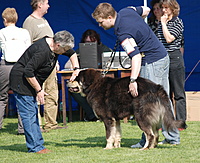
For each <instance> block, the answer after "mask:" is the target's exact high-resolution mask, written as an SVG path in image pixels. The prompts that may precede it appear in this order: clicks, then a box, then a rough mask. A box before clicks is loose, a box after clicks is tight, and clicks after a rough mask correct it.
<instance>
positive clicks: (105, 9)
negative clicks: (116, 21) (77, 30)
mask: <svg viewBox="0 0 200 163" xmlns="http://www.w3.org/2000/svg"><path fill="white" fill-rule="evenodd" d="M109 16H112V17H115V16H116V11H115V9H114V8H113V7H112V5H111V4H110V3H100V4H99V5H98V6H97V7H96V9H95V10H94V12H93V13H92V17H93V18H94V19H99V18H102V19H107V18H108V17H109Z"/></svg>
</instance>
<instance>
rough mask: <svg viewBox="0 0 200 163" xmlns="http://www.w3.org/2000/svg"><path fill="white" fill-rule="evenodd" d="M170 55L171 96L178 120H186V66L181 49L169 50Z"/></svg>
mask: <svg viewBox="0 0 200 163" xmlns="http://www.w3.org/2000/svg"><path fill="white" fill-rule="evenodd" d="M168 53H169V57H170V67H169V85H170V97H171V99H172V101H173V102H174V108H175V113H176V119H177V120H184V121H185V120H186V118H187V115H186V114H187V113H186V96H185V89H184V87H185V66H184V59H183V55H182V53H181V52H180V50H175V51H173V52H168Z"/></svg>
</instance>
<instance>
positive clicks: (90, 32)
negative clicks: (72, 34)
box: [81, 29, 101, 45]
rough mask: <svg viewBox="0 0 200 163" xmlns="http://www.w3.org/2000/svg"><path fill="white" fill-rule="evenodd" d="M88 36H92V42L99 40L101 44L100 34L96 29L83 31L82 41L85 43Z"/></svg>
mask: <svg viewBox="0 0 200 163" xmlns="http://www.w3.org/2000/svg"><path fill="white" fill-rule="evenodd" d="M88 36H89V37H90V39H91V40H92V42H95V41H97V43H98V45H99V44H101V39H100V35H99V34H98V33H97V32H96V31H95V30H92V29H88V30H86V31H85V32H84V33H83V35H82V38H81V43H85V39H86V38H87V37H88Z"/></svg>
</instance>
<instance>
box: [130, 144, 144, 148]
mask: <svg viewBox="0 0 200 163" xmlns="http://www.w3.org/2000/svg"><path fill="white" fill-rule="evenodd" d="M142 147H143V146H141V144H140V143H137V144H135V145H132V146H131V148H142Z"/></svg>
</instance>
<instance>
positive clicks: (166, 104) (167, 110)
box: [158, 87, 187, 131]
mask: <svg viewBox="0 0 200 163" xmlns="http://www.w3.org/2000/svg"><path fill="white" fill-rule="evenodd" d="M159 89H160V90H159V91H158V97H159V98H160V105H161V108H162V114H164V116H163V117H162V124H163V126H164V128H165V130H167V131H171V130H175V129H177V128H182V129H186V127H187V125H186V123H185V121H183V120H175V116H174V114H173V112H172V110H173V106H172V103H171V101H170V99H169V97H168V95H167V93H166V92H165V91H164V89H163V87H159Z"/></svg>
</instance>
